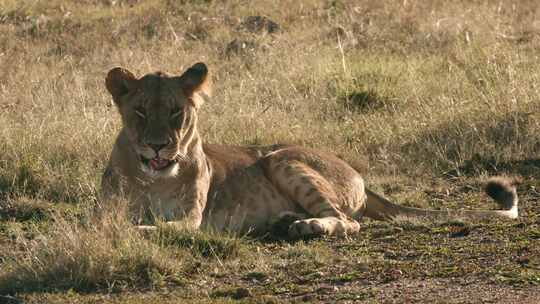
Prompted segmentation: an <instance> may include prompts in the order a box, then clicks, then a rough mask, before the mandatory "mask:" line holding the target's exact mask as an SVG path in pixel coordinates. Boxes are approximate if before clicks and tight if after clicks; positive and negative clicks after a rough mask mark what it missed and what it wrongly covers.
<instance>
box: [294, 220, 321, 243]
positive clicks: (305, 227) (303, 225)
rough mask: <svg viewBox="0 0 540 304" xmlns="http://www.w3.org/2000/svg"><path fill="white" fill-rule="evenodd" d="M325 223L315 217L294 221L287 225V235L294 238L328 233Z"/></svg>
mask: <svg viewBox="0 0 540 304" xmlns="http://www.w3.org/2000/svg"><path fill="white" fill-rule="evenodd" d="M325 224H326V223H325V222H324V221H322V220H321V219H317V218H311V219H305V220H298V221H294V222H293V223H292V224H291V225H290V226H289V237H290V238H293V239H294V238H302V237H315V236H321V235H324V234H328V229H327V227H326V225H325Z"/></svg>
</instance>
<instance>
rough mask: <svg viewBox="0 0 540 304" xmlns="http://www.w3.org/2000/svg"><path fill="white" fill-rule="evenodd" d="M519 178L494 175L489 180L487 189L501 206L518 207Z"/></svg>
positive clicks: (487, 192) (507, 207)
mask: <svg viewBox="0 0 540 304" xmlns="http://www.w3.org/2000/svg"><path fill="white" fill-rule="evenodd" d="M519 182H520V181H519V180H516V179H510V178H507V177H501V176H498V177H492V178H490V179H489V180H488V182H487V184H486V187H485V191H486V194H487V195H489V196H490V197H491V198H492V199H494V200H495V201H496V202H497V203H499V205H501V207H503V208H504V209H506V210H510V209H512V208H514V207H517V203H518V197H517V191H516V185H517V184H519Z"/></svg>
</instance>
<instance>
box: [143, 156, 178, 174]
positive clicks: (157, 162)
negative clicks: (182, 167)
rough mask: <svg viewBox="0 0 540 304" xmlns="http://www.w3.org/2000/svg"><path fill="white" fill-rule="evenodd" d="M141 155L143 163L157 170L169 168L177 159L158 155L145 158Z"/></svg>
mask: <svg viewBox="0 0 540 304" xmlns="http://www.w3.org/2000/svg"><path fill="white" fill-rule="evenodd" d="M139 157H140V158H141V162H142V163H143V164H145V165H146V166H147V167H149V168H150V169H152V170H155V171H160V170H164V169H166V168H168V167H169V166H171V165H172V164H174V163H175V162H176V160H174V159H173V160H170V159H163V158H160V157H158V156H156V157H154V158H152V159H149V158H145V157H144V156H142V155H139Z"/></svg>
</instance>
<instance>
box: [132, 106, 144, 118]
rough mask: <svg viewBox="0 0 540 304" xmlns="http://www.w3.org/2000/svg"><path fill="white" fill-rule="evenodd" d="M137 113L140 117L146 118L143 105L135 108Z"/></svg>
mask: <svg viewBox="0 0 540 304" xmlns="http://www.w3.org/2000/svg"><path fill="white" fill-rule="evenodd" d="M135 114H137V116H139V117H140V118H146V111H145V110H144V108H143V107H138V108H136V109H135Z"/></svg>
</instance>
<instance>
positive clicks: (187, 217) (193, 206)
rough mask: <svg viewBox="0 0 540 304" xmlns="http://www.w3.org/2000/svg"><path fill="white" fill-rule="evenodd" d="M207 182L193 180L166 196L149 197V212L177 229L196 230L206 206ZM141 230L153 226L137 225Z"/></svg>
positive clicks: (149, 228)
mask: <svg viewBox="0 0 540 304" xmlns="http://www.w3.org/2000/svg"><path fill="white" fill-rule="evenodd" d="M207 193H208V184H207V183H204V182H200V181H195V182H194V183H193V184H188V185H184V186H183V187H182V188H181V189H178V190H177V191H175V192H172V193H170V194H169V195H167V196H166V197H160V198H157V197H155V198H150V201H151V212H152V213H153V215H154V216H155V217H157V218H158V219H159V220H162V221H164V222H165V223H166V224H167V225H171V226H174V227H175V228H178V229H187V230H196V229H198V228H199V227H200V226H201V223H202V220H203V211H204V208H205V206H206V198H207ZM138 227H139V229H142V230H151V229H155V227H153V226H138ZM152 227H153V228H152Z"/></svg>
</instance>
